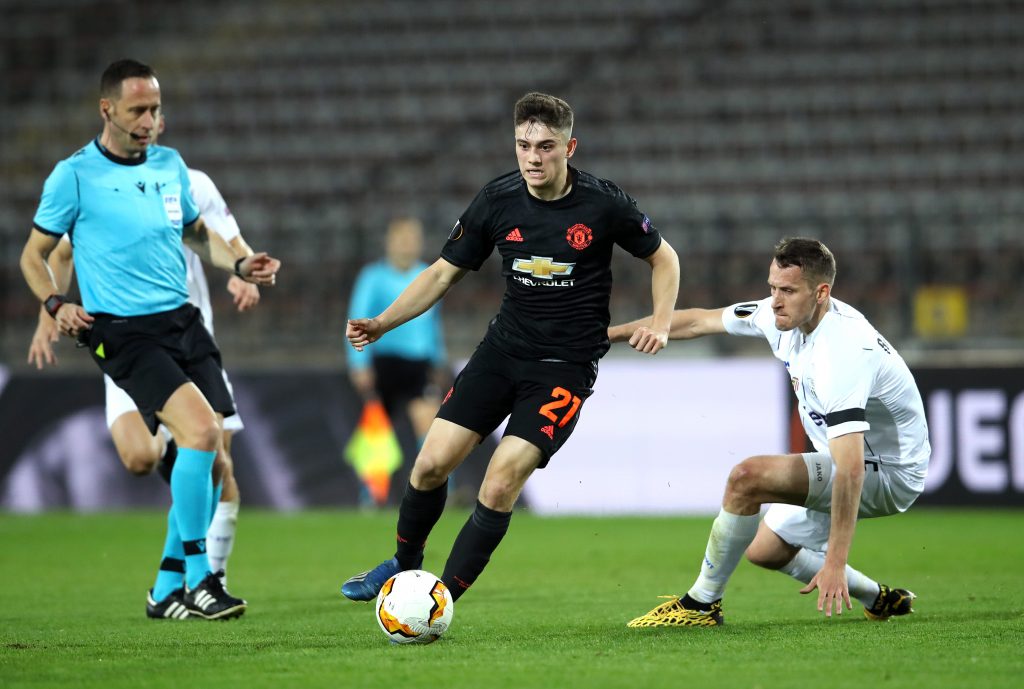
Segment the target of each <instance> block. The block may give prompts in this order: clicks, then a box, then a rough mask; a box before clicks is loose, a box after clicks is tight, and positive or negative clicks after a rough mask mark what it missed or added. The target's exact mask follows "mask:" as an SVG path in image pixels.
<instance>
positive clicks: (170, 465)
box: [156, 438, 178, 485]
mask: <svg viewBox="0 0 1024 689" xmlns="http://www.w3.org/2000/svg"><path fill="white" fill-rule="evenodd" d="M177 458H178V443H176V442H174V438H171V439H169V440H168V441H167V447H166V448H165V449H164V456H163V457H161V458H160V461H159V462H157V463H156V473H158V474H160V478H162V479H163V480H164V481H167V484H168V485H170V483H171V472H172V471H174V460H176V459H177Z"/></svg>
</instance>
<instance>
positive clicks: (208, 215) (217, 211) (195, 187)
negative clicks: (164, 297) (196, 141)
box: [182, 168, 242, 335]
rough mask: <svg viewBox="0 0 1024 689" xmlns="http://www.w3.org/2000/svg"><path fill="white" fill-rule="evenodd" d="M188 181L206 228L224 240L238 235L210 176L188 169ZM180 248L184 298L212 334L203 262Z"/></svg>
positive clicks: (210, 308) (225, 205)
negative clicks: (184, 288) (182, 257)
mask: <svg viewBox="0 0 1024 689" xmlns="http://www.w3.org/2000/svg"><path fill="white" fill-rule="evenodd" d="M188 181H189V183H190V184H191V185H192V198H193V200H195V202H196V205H197V206H198V207H199V214H200V215H201V216H202V217H203V220H204V221H205V222H206V225H207V227H209V228H210V229H211V230H213V231H214V232H216V233H217V234H219V235H220V236H221V238H222V239H223V240H224V241H225V242H228V243H230V242H231V240H232V239H234V238H235V237H237V236H239V235H240V234H241V233H242V232H241V230H239V229H238V223H237V222H236V221H235V216H233V215H231V210H230V209H228V204H227V203H225V202H224V197H223V196H221V195H220V190H219V189H217V185H215V184H214V183H213V180H212V179H210V176H209V175H207V174H206V173H205V172H202V171H201V170H193V169H192V168H189V170H188ZM182 249H183V250H184V252H185V267H186V269H187V270H188V276H187V281H188V300H189V301H190V302H191V303H193V304H195V305H196V307H197V308H198V309H199V311H200V312H201V313H202V314H203V323H205V325H206V329H207V330H209V331H210V334H211V335H213V308H212V307H211V306H210V286H209V284H208V283H207V282H206V273H204V272H203V262H202V260H201V259H200V258H199V256H198V255H196V252H194V251H192V249H189V248H188V247H187V246H185V245H184V244H183V245H182Z"/></svg>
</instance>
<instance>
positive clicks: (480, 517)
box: [441, 500, 512, 600]
mask: <svg viewBox="0 0 1024 689" xmlns="http://www.w3.org/2000/svg"><path fill="white" fill-rule="evenodd" d="M510 521H512V513H511V512H498V511H496V510H492V509H491V508H489V507H485V506H484V505H483V504H481V503H480V501H479V500H477V503H476V509H475V510H473V514H471V515H470V517H469V519H468V520H467V521H466V524H465V526H463V527H462V531H460V532H459V536H458V538H456V539H455V545H453V546H452V553H451V555H449V556H448V562H447V563H445V566H444V574H442V575H441V581H443V582H444V585H445V586H447V587H448V590H449V591H451V593H452V600H458V599H459V596H461V595H462V594H463V593H465V592H466V589H468V588H469V587H470V586H472V585H473V582H475V581H476V578H477V577H478V576H480V572H482V571H484V567H486V566H487V563H488V562H489V561H490V559H491V553H493V552H494V549H495V548H497V547H498V544H499V543H501V539H502V538H504V537H505V534H506V533H507V532H508V525H509V522H510Z"/></svg>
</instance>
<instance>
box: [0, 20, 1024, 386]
mask: <svg viewBox="0 0 1024 689" xmlns="http://www.w3.org/2000/svg"><path fill="white" fill-rule="evenodd" d="M160 7H161V9H160V10H159V15H158V16H157V15H154V12H155V10H154V9H153V8H148V9H142V8H141V7H140V6H137V5H135V4H133V3H129V2H125V1H123V0H106V1H102V0H45V1H44V0H32V1H31V2H29V1H22V0H8V1H7V2H5V3H3V6H2V8H0V18H2V22H0V45H2V46H3V47H2V48H0V65H2V69H3V73H4V79H3V83H2V85H0V123H2V124H0V136H2V148H0V170H2V172H3V179H4V184H3V185H2V187H0V222H3V226H4V228H5V231H4V233H3V239H2V240H0V256H2V259H3V260H2V261H0V290H2V291H0V322H2V323H3V325H2V326H0V350H2V353H3V359H2V360H3V361H5V362H18V361H22V360H23V358H24V352H25V349H26V347H27V344H28V339H29V337H30V333H31V329H32V327H33V320H34V317H35V313H36V308H37V307H36V305H35V303H34V302H33V301H32V299H31V297H30V295H29V293H28V290H27V289H26V288H25V287H24V285H23V282H22V279H21V275H20V271H19V270H18V267H17V259H18V255H19V253H20V250H21V247H22V245H23V243H24V239H25V235H26V232H27V230H28V228H29V227H30V224H31V220H32V216H33V213H34V210H35V206H36V202H37V199H38V195H39V191H40V189H41V185H42V182H43V180H44V179H45V177H46V175H47V174H48V172H49V170H50V169H51V167H52V165H53V164H54V163H55V162H56V161H57V160H59V159H61V158H63V157H66V156H67V155H69V154H70V153H71V152H73V150H74V149H75V148H76V147H78V146H80V145H82V144H83V143H85V142H86V141H88V140H89V138H90V137H91V136H93V135H94V134H95V133H96V131H98V129H99V124H100V123H99V120H98V119H95V118H96V117H97V116H96V114H95V101H96V85H97V82H98V75H99V73H100V71H101V70H102V69H103V67H104V66H105V65H106V64H107V63H108V62H110V61H111V60H113V59H116V58H119V57H122V56H126V55H130V56H133V57H136V58H138V59H141V60H143V61H145V62H148V63H150V64H152V65H153V66H154V67H155V68H156V69H157V70H158V71H159V73H160V75H161V83H162V87H163V91H164V100H165V104H166V112H167V117H168V133H167V135H166V136H165V140H164V143H167V144H168V145H171V146H174V147H176V148H178V149H179V150H181V151H182V153H183V155H184V156H185V159H186V160H187V161H188V162H189V164H190V165H192V166H194V167H198V168H200V169H203V170H205V171H207V172H208V173H209V174H210V175H211V176H212V177H213V179H214V180H215V181H216V182H217V183H218V185H219V186H220V188H221V191H222V192H223V193H224V195H225V197H226V198H227V199H228V201H229V202H230V204H231V206H232V208H233V210H234V212H235V214H236V216H237V217H238V219H239V221H240V224H241V226H242V228H243V230H244V232H245V233H246V235H247V236H248V238H249V240H250V243H251V244H252V245H253V246H255V247H258V248H266V249H268V250H270V251H272V252H273V253H274V254H276V255H278V256H280V257H281V258H282V259H283V260H284V261H285V267H284V271H283V273H282V279H281V280H280V284H279V285H278V286H277V287H276V288H275V290H274V291H273V293H272V294H268V295H267V297H266V298H265V299H264V301H263V303H262V304H261V306H260V308H259V310H258V312H257V313H255V314H253V315H252V316H251V317H248V316H247V317H245V318H238V319H231V320H232V322H231V323H230V325H227V324H226V325H225V326H222V327H220V328H218V338H219V340H220V341H221V345H222V347H223V348H224V349H225V350H226V352H227V356H228V357H229V358H230V360H231V361H232V363H235V362H237V361H245V362H250V363H253V364H279V363H288V362H293V361H295V360H296V359H300V360H302V361H305V362H330V361H337V360H340V357H341V354H340V351H341V349H342V333H343V327H344V326H343V323H344V317H345V313H344V309H345V304H346V303H347V298H348V290H349V289H350V287H351V283H352V279H353V278H354V275H355V273H356V270H357V269H358V267H359V265H360V264H362V263H363V262H364V261H366V260H369V259H371V258H374V257H376V256H377V255H378V254H379V251H380V248H381V246H382V240H381V234H382V229H383V228H384V226H385V224H386V222H387V220H388V218H389V216H390V215H391V214H392V213H395V212H410V213H416V214H419V215H421V216H422V217H423V218H424V219H425V221H426V224H427V226H428V227H429V228H433V229H432V230H430V231H429V239H428V246H430V247H432V250H433V249H437V248H439V247H440V245H441V243H442V242H443V240H444V237H445V236H446V234H447V232H448V230H449V228H450V227H451V225H452V224H453V223H454V221H455V219H456V217H457V216H458V214H459V213H460V212H461V211H462V210H463V209H464V208H465V207H466V206H467V205H468V204H469V202H470V200H471V199H472V196H473V194H474V193H475V192H476V191H477V190H478V189H479V188H480V186H481V185H482V184H483V183H485V182H486V181H487V180H489V179H491V178H493V177H496V176H498V175H499V174H502V173H503V172H505V171H508V170H510V169H512V168H513V166H514V164H515V162H514V158H513V155H512V145H511V143H512V141H511V136H510V134H511V126H510V125H511V107H512V103H513V102H514V100H515V98H516V97H518V96H519V95H521V94H522V93H524V92H526V91H528V90H545V91H551V92H554V93H556V94H559V95H562V96H563V97H565V98H566V99H567V100H569V102H570V103H572V104H573V106H574V107H575V109H576V111H577V127H576V135H577V136H578V137H579V139H580V147H579V150H578V153H577V157H576V158H575V160H574V162H575V163H577V164H578V165H579V166H580V167H582V168H584V169H587V170H589V171H591V172H594V173H595V174H598V175H600V176H605V177H608V178H610V179H612V180H614V181H616V182H617V183H618V184H619V185H620V186H622V187H623V188H624V189H626V190H627V191H628V192H629V193H630V194H632V195H633V196H634V197H635V198H636V199H637V200H638V201H639V204H640V207H641V208H643V209H644V210H645V211H646V212H647V213H648V214H649V215H650V216H651V217H652V218H653V219H654V221H655V223H656V224H657V225H658V226H659V228H660V229H661V230H662V232H663V233H664V234H665V235H666V236H667V237H668V239H669V240H670V241H671V242H672V243H673V245H674V246H676V247H677V249H678V250H679V251H680V253H681V255H682V259H683V290H682V293H681V297H680V303H681V304H693V305H700V306H718V305H722V304H725V303H729V302H731V301H733V300H741V299H748V298H751V297H757V296H760V295H762V294H764V293H765V288H764V278H765V272H766V265H765V253H766V251H767V250H768V249H769V248H770V247H771V246H772V245H773V244H774V242H775V241H777V240H778V239H779V238H780V237H781V236H783V235H786V234H813V235H815V236H818V237H820V238H822V239H823V240H825V241H826V242H827V243H829V244H830V245H832V246H833V248H835V249H836V252H837V254H838V257H839V262H840V275H839V280H838V284H837V287H836V294H837V296H839V297H840V298H846V299H848V300H850V301H852V302H853V303H855V304H856V305H858V306H859V307H861V308H862V309H863V310H864V311H865V312H866V313H867V314H868V315H869V317H870V318H871V319H872V320H873V321H874V322H875V323H876V324H877V325H878V326H879V327H880V328H882V329H884V330H885V331H886V332H887V334H888V335H889V336H890V339H892V340H893V341H894V342H897V343H900V344H901V345H902V347H903V349H904V350H907V349H908V348H914V347H917V348H920V349H923V350H926V349H928V348H929V347H933V346H934V347H949V346H960V347H968V346H969V347H972V348H980V349H985V348H992V347H1009V348H1014V349H1018V350H1019V349H1021V348H1020V339H1021V338H1022V337H1024V326H1022V325H1021V322H1020V319H1010V318H1005V317H1002V318H1001V317H999V315H1000V314H1006V313H1013V312H1014V310H1015V309H1016V312H1018V313H1019V311H1020V306H1021V300H1022V297H1021V296H1020V294H1019V292H1020V290H1017V289H1012V288H1011V289H1007V288H1006V286H1007V285H1012V284H1016V282H1015V281H1016V279H1019V275H1020V274H1021V270H1020V269H1021V267H1022V264H1024V232H1022V231H1021V227H1022V221H1024V194H1022V193H1021V189H1022V188H1024V89H1021V88H1020V85H1021V83H1022V77H1024V52H1022V51H1021V50H1020V45H1024V4H1022V3H1019V2H1013V1H1010V0H1004V1H996V0H978V1H976V2H971V3H960V2H953V1H951V0H899V1H898V2H894V1H892V0H873V1H870V2H863V1H860V0H858V1H857V2H854V1H852V0H851V1H842V0H832V1H830V2H825V3H818V2H808V1H806V0H782V1H780V2H772V3H768V2H762V1H760V0H742V1H740V0H733V1H730V2H712V1H697V0H686V1H680V0H637V1H634V2H618V1H615V0H597V1H592V2H578V1H574V2H569V1H566V0H543V1H539V0H523V1H521V2H517V3H464V2H457V1H456V0H438V1H434V2H429V3H425V2H413V1H411V0H381V1H379V2H374V3H357V2H334V1H332V0H301V1H298V2H287V1H285V0H249V1H242V0H235V1H224V2H218V3H209V2H203V1H200V0H168V1H167V2H165V3H162V4H161V6H160ZM484 271H485V272H488V273H489V274H488V275H487V276H485V277H484V278H481V279H475V278H471V279H473V280H474V286H473V287H472V288H470V289H465V288H463V289H456V290H454V291H453V292H452V294H451V296H450V298H449V299H448V300H446V304H445V312H446V316H447V317H448V318H449V320H450V322H452V323H457V325H456V326H453V327H450V328H449V332H448V337H449V341H450V345H451V348H452V350H453V352H454V353H455V354H456V355H460V354H466V353H468V352H469V351H470V349H471V348H472V346H473V345H474V344H475V343H476V340H477V339H478V338H479V337H480V335H481V333H482V329H483V327H484V325H485V324H486V322H487V320H488V319H489V317H490V316H491V315H492V314H493V313H494V312H495V311H496V309H497V305H498V294H499V293H500V288H501V285H500V280H498V279H497V278H496V276H495V274H494V273H495V272H496V266H495V265H494V263H493V262H491V263H489V264H488V265H487V266H486V267H485V268H484ZM636 271H637V267H636V265H635V264H630V263H629V262H621V263H620V270H619V271H618V276H617V277H618V282H617V290H618V291H617V292H616V294H615V297H614V299H613V316H614V317H617V318H626V317H633V316H636V315H640V314H641V313H643V312H644V311H645V310H646V309H647V308H648V305H649V294H648V291H649V286H648V285H647V284H645V281H644V280H641V279H634V278H635V276H633V275H631V274H630V273H631V272H636ZM950 283H955V284H962V285H963V286H964V287H965V289H966V293H967V295H968V299H969V304H968V317H969V328H968V331H967V332H968V336H967V337H965V338H960V339H958V340H954V341H952V342H951V341H949V340H946V339H943V340H941V341H937V342H935V343H931V342H929V341H927V340H926V339H922V338H919V337H918V336H917V334H916V333H915V331H914V327H913V295H914V294H915V293H916V292H917V290H918V289H919V288H921V287H923V286H927V285H929V284H950ZM213 291H214V292H216V293H217V295H218V297H217V298H219V299H220V301H219V303H218V304H217V306H218V308H219V310H223V309H224V308H226V305H227V299H226V296H225V295H224V294H221V290H213ZM716 346H717V345H716ZM721 346H722V347H735V346H737V345H736V344H735V343H723V344H722V345H721ZM81 359H82V361H81V362H79V363H80V364H82V365H86V366H88V364H87V363H85V359H84V357H83V358H81ZM66 363H69V364H70V363H73V362H71V361H68V362H66Z"/></svg>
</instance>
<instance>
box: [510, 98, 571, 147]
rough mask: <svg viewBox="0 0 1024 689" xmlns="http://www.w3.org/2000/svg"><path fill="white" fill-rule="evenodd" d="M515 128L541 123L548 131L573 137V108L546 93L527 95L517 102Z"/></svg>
mask: <svg viewBox="0 0 1024 689" xmlns="http://www.w3.org/2000/svg"><path fill="white" fill-rule="evenodd" d="M514 119H515V126H517V127H518V126H519V125H521V124H522V123H523V122H539V123H540V124H543V125H544V126H546V127H547V128H548V129H550V130H552V131H557V132H565V133H566V135H567V137H568V136H572V108H570V107H569V104H568V103H566V102H565V101H564V100H562V99H561V98H556V97H555V96H549V95H548V94H546V93H537V92H536V91H534V92H532V93H527V94H526V95H525V96H523V97H522V98H520V99H519V100H517V101H516V107H515V117H514Z"/></svg>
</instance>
